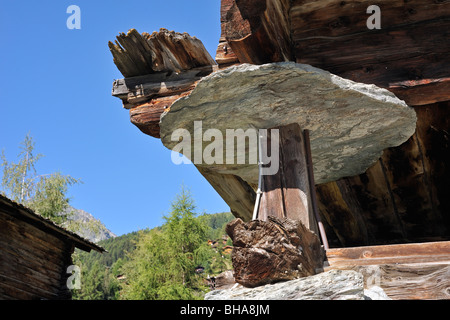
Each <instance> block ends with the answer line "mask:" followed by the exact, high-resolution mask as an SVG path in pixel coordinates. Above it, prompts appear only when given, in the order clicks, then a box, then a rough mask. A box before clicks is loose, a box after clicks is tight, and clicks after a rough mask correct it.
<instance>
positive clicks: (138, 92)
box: [109, 29, 218, 138]
mask: <svg viewBox="0 0 450 320" xmlns="http://www.w3.org/2000/svg"><path fill="white" fill-rule="evenodd" d="M109 47H110V50H111V53H112V54H113V56H114V63H115V64H116V65H117V68H118V69H119V70H120V72H121V73H122V74H123V75H124V76H125V77H126V78H125V79H119V80H115V81H114V83H113V88H112V95H113V96H115V97H117V98H119V99H121V100H122V102H123V106H124V108H125V109H130V120H131V123H133V124H134V125H136V126H137V127H138V128H139V129H140V130H141V131H142V132H143V133H145V134H148V135H150V136H152V137H155V138H159V137H160V134H159V121H160V117H161V114H162V113H163V112H164V111H166V110H168V109H169V108H170V106H171V105H172V103H173V102H175V101H176V100H177V99H179V98H181V97H184V96H186V95H188V94H190V93H191V92H192V90H193V89H194V88H195V86H196V85H197V82H198V81H199V80H200V79H201V78H202V77H205V76H207V75H208V74H210V73H212V72H214V71H216V70H218V66H217V64H216V63H215V61H214V60H213V59H212V58H211V56H210V55H209V53H208V52H207V51H206V49H205V47H204V46H203V44H202V42H201V41H200V40H198V39H197V38H195V37H191V36H189V35H188V34H187V33H183V34H181V33H176V32H173V31H168V30H166V29H161V30H160V31H159V32H154V33H153V34H152V35H149V34H148V33H143V34H142V35H141V34H139V33H138V32H137V31H136V30H135V29H131V30H130V31H129V32H128V33H127V34H124V33H121V34H120V35H119V36H118V37H117V41H116V44H115V45H114V44H113V43H112V42H110V43H109Z"/></svg>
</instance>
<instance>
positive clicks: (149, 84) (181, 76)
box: [112, 65, 217, 104]
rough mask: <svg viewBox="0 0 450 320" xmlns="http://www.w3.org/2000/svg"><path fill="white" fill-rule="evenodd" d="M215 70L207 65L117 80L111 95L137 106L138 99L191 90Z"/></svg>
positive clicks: (214, 66) (214, 67) (148, 98)
mask: <svg viewBox="0 0 450 320" xmlns="http://www.w3.org/2000/svg"><path fill="white" fill-rule="evenodd" d="M216 70H217V66H216V65H208V66H203V67H198V68H193V69H190V70H186V71H181V72H172V71H161V72H157V73H152V74H147V75H143V76H136V77H130V78H125V79H119V80H115V81H114V83H113V88H112V95H113V96H114V97H118V98H121V99H127V100H128V102H129V103H130V104H137V103H138V99H141V100H145V99H147V100H150V99H151V98H153V97H164V96H169V95H174V94H177V93H180V92H184V91H189V90H192V89H193V88H194V87H195V83H196V82H197V81H198V80H200V79H201V78H202V77H205V76H207V75H208V74H210V73H212V72H214V71H216Z"/></svg>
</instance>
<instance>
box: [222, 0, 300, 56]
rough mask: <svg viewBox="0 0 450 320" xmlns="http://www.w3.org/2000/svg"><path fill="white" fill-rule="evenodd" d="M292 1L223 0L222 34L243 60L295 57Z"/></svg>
mask: <svg viewBox="0 0 450 320" xmlns="http://www.w3.org/2000/svg"><path fill="white" fill-rule="evenodd" d="M289 9H290V1H288V0H263V1H259V2H258V3H257V4H255V2H254V1H252V0H222V6H221V22H222V23H221V25H222V37H224V38H225V39H226V41H227V43H228V44H229V45H230V47H231V48H232V50H233V52H234V54H235V55H236V57H237V58H238V60H239V62H241V63H254V64H263V63H268V62H279V61H293V60H294V58H293V54H292V51H291V41H290V40H291V39H290V25H289Z"/></svg>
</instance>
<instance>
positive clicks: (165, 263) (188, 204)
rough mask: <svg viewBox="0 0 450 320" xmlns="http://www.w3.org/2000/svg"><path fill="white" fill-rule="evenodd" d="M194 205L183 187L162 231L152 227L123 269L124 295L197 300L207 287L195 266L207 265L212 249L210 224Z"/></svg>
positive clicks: (128, 296)
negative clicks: (210, 244) (209, 239)
mask: <svg viewBox="0 0 450 320" xmlns="http://www.w3.org/2000/svg"><path fill="white" fill-rule="evenodd" d="M194 210H195V205H194V202H193V200H192V199H191V197H190V195H189V193H188V192H187V191H186V190H185V189H183V190H182V191H181V193H180V194H179V195H178V196H177V199H176V200H175V201H174V202H173V203H172V211H171V212H170V214H169V215H168V216H165V217H164V220H165V221H166V222H165V224H164V225H163V227H162V230H161V231H158V230H152V231H151V232H149V233H148V234H146V235H145V236H144V237H141V239H140V241H139V242H138V246H137V249H136V250H135V251H134V252H133V253H132V255H131V259H130V260H129V261H128V262H127V263H126V264H125V265H124V267H123V270H124V273H125V275H126V278H127V281H126V284H125V285H124V290H123V292H122V293H123V296H122V297H123V298H124V299H133V300H142V299H144V300H148V299H152V300H154V299H177V300H178V299H183V300H184V299H198V298H201V297H202V291H204V290H206V287H205V285H204V283H203V278H202V277H201V276H199V275H198V274H197V273H196V272H195V269H196V267H197V266H199V265H202V264H204V263H205V262H206V261H207V260H208V258H209V253H210V250H208V249H209V248H208V244H207V240H208V239H207V225H206V223H205V222H204V220H202V219H196V214H195V212H194Z"/></svg>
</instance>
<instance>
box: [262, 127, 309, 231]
mask: <svg viewBox="0 0 450 320" xmlns="http://www.w3.org/2000/svg"><path fill="white" fill-rule="evenodd" d="M274 129H275V130H278V132H279V157H278V158H279V170H278V172H277V173H276V174H274V175H265V176H263V183H262V186H263V187H262V191H263V194H262V197H261V205H260V212H259V214H258V219H260V220H265V221H267V219H268V217H269V216H274V217H278V218H288V219H292V220H299V221H301V222H302V223H303V224H304V225H305V226H306V227H307V228H308V229H310V230H312V231H314V232H315V233H316V234H318V229H317V221H316V219H315V216H314V212H313V209H312V204H311V192H314V191H311V190H310V183H309V176H308V168H307V161H306V151H305V141H304V135H303V131H302V129H301V128H300V126H299V125H298V124H296V123H295V124H291V125H287V126H281V127H277V128H273V129H270V130H268V137H267V143H264V144H262V148H263V150H262V152H263V154H269V153H268V150H271V146H270V143H271V140H272V139H271V131H272V130H274ZM265 148H267V149H265Z"/></svg>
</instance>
